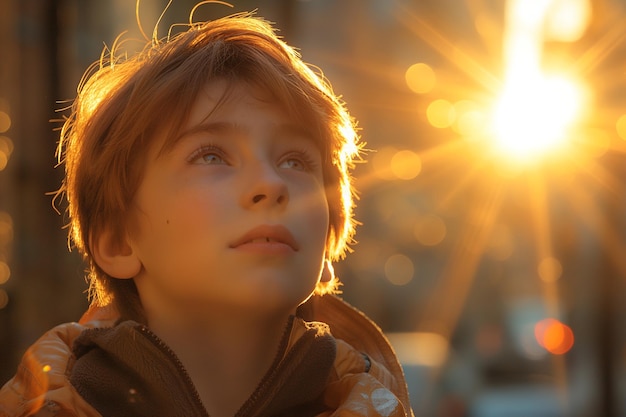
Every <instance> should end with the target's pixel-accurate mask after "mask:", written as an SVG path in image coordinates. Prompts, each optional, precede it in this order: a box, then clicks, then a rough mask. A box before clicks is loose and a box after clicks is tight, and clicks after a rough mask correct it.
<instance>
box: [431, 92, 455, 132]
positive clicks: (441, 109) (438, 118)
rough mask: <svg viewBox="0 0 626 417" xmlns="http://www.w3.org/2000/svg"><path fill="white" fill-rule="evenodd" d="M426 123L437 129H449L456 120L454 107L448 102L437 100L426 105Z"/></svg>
mask: <svg viewBox="0 0 626 417" xmlns="http://www.w3.org/2000/svg"><path fill="white" fill-rule="evenodd" d="M426 116H427V117H428V122H429V123H430V124H431V125H432V126H434V127H437V128H440V129H445V128H447V127H450V126H451V125H452V123H454V120H455V119H456V114H455V112H454V106H453V105H452V103H450V102H449V101H448V100H443V99H437V100H435V101H433V102H432V103H430V104H429V105H428V108H427V109H426Z"/></svg>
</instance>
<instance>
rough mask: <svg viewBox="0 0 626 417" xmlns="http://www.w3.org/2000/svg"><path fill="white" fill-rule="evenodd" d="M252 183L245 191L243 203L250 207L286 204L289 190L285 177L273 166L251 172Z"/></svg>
mask: <svg viewBox="0 0 626 417" xmlns="http://www.w3.org/2000/svg"><path fill="white" fill-rule="evenodd" d="M250 177H251V183H250V187H249V188H248V190H247V191H246V192H245V193H244V196H243V204H244V206H246V207H248V208H255V207H264V206H268V207H270V206H273V205H276V206H281V205H286V204H287V202H288V201H289V191H288V188H287V184H286V183H285V181H284V179H283V178H282V177H281V176H280V175H279V173H278V172H276V170H275V169H272V168H271V167H262V168H260V169H257V170H254V172H251V173H250Z"/></svg>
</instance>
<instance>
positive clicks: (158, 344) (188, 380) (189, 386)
mask: <svg viewBox="0 0 626 417" xmlns="http://www.w3.org/2000/svg"><path fill="white" fill-rule="evenodd" d="M137 329H138V330H139V332H140V333H141V334H142V335H144V337H145V338H146V339H148V340H149V341H151V342H152V343H153V344H154V345H155V346H156V347H157V348H159V350H161V352H163V353H164V354H165V355H166V356H167V357H168V358H169V359H170V360H171V361H172V363H174V365H175V366H176V369H177V370H178V372H179V373H180V375H181V376H182V378H183V381H184V383H185V385H186V387H187V389H188V390H189V393H191V398H192V400H193V402H194V404H195V406H196V409H197V410H198V411H199V412H200V414H201V415H202V416H204V417H210V416H209V413H208V412H207V411H206V408H204V404H203V403H202V400H201V399H200V394H199V393H198V390H197V389H196V386H195V385H194V384H193V381H192V380H191V377H190V376H189V373H188V372H187V369H185V366H184V365H183V363H182V362H181V361H180V359H178V356H176V353H175V352H174V351H173V350H172V349H171V348H170V347H169V346H168V345H167V344H165V342H164V341H162V340H161V339H160V338H159V337H158V336H157V335H156V334H154V333H153V332H152V331H151V330H150V329H148V328H147V327H146V326H144V325H139V326H137Z"/></svg>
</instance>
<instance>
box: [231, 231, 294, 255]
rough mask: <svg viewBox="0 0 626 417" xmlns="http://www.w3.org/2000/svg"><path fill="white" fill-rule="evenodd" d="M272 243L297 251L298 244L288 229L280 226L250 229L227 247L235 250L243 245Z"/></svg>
mask: <svg viewBox="0 0 626 417" xmlns="http://www.w3.org/2000/svg"><path fill="white" fill-rule="evenodd" d="M272 242H275V243H279V244H280V243H282V244H284V245H288V246H289V247H290V248H291V249H293V250H294V251H296V252H297V251H298V250H299V246H298V243H297V242H296V239H295V238H294V237H293V235H292V234H291V232H290V231H289V229H287V228H286V227H285V226H283V225H280V224H275V225H270V224H264V225H261V226H258V227H255V228H253V229H250V230H248V231H247V232H246V233H244V234H243V235H242V236H241V237H239V238H238V239H236V240H235V241H234V242H232V243H231V244H230V245H228V246H229V247H230V248H236V247H239V246H242V245H245V244H263V243H272Z"/></svg>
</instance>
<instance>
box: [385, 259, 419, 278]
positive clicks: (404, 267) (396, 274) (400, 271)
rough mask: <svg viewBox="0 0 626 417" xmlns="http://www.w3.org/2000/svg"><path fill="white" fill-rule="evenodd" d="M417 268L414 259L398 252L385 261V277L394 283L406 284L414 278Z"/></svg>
mask: <svg viewBox="0 0 626 417" xmlns="http://www.w3.org/2000/svg"><path fill="white" fill-rule="evenodd" d="M414 272H415V268H414V266H413V261H412V260H411V259H410V258H409V257H408V256H406V255H403V254H401V253H397V254H395V255H391V256H390V257H389V258H387V261H386V262H385V277H387V279H388V280H389V282H391V283H392V284H393V285H398V286H402V285H406V284H408V283H409V282H411V281H412V280H413V274H414Z"/></svg>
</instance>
